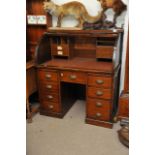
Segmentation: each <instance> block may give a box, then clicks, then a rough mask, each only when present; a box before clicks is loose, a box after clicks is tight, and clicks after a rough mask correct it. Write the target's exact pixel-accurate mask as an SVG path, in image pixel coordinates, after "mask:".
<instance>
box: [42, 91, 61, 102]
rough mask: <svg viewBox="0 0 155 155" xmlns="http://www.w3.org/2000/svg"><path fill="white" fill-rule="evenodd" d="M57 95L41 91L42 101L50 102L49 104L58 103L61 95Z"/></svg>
mask: <svg viewBox="0 0 155 155" xmlns="http://www.w3.org/2000/svg"><path fill="white" fill-rule="evenodd" d="M58 93H59V92H58V91H57V93H45V92H42V91H40V100H41V102H43V101H49V102H58V101H59V95H58Z"/></svg>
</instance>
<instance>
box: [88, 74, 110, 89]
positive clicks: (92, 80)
mask: <svg viewBox="0 0 155 155" xmlns="http://www.w3.org/2000/svg"><path fill="white" fill-rule="evenodd" d="M88 85H89V86H96V87H98V86H99V87H104V88H111V87H112V77H106V76H101V75H89V76H88Z"/></svg>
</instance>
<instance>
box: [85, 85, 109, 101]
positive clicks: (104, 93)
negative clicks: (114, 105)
mask: <svg viewBox="0 0 155 155" xmlns="http://www.w3.org/2000/svg"><path fill="white" fill-rule="evenodd" d="M87 93H88V96H89V97H94V98H101V99H111V97H112V93H111V89H104V88H96V87H88V92H87Z"/></svg>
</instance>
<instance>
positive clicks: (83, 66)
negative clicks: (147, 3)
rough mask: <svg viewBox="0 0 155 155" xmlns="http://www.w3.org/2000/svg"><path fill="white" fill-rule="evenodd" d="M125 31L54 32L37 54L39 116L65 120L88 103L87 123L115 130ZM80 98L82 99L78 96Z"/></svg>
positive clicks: (45, 35)
mask: <svg viewBox="0 0 155 155" xmlns="http://www.w3.org/2000/svg"><path fill="white" fill-rule="evenodd" d="M122 33H123V31H122V30H117V31H115V32H113V31H112V30H51V31H49V32H47V33H45V34H44V35H43V36H42V38H41V40H40V42H39V44H38V47H37V50H36V54H35V55H36V63H37V65H38V86H39V98H40V104H41V109H40V113H41V114H43V115H48V116H55V117H63V116H64V115H65V114H66V112H67V111H68V110H69V109H70V107H71V106H72V104H73V103H74V102H75V100H76V99H78V98H83V99H85V100H86V118H85V120H86V123H89V124H94V125H99V126H104V127H108V128H112V120H113V117H114V115H115V112H116V111H117V101H118V94H119V76H120V64H121V45H122V43H121V41H122ZM77 94H79V95H77Z"/></svg>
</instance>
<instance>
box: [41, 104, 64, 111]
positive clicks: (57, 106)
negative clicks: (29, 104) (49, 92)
mask: <svg viewBox="0 0 155 155" xmlns="http://www.w3.org/2000/svg"><path fill="white" fill-rule="evenodd" d="M41 108H42V109H45V110H49V111H51V112H61V108H60V104H59V102H48V101H43V102H42V103H41Z"/></svg>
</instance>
